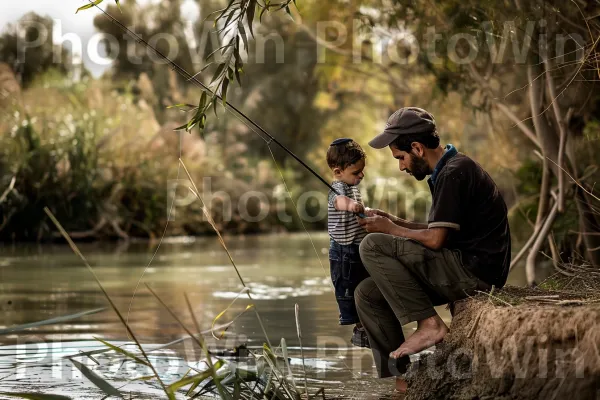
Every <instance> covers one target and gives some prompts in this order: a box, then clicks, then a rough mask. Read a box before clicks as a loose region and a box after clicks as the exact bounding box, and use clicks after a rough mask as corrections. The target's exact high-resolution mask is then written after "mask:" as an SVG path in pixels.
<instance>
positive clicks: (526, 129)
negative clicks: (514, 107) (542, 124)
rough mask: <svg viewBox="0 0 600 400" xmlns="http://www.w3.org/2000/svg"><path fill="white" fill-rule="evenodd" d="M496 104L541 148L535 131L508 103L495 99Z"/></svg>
mask: <svg viewBox="0 0 600 400" xmlns="http://www.w3.org/2000/svg"><path fill="white" fill-rule="evenodd" d="M494 105H495V106H496V107H498V109H499V110H500V111H502V113H504V115H506V116H507V117H508V118H509V119H510V120H511V121H512V122H514V123H515V125H516V126H518V127H519V129H521V132H523V133H524V134H525V136H527V138H528V139H529V140H531V141H532V142H533V144H535V146H536V147H538V148H541V146H540V142H539V141H538V139H537V137H536V136H535V133H533V131H532V130H531V129H529V127H528V126H527V125H525V123H524V122H523V121H522V120H521V119H520V118H519V117H517V116H516V115H515V114H514V113H513V112H512V111H511V110H510V108H508V106H507V105H506V104H504V103H502V102H501V101H498V100H494Z"/></svg>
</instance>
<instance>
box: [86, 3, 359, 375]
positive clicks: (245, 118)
mask: <svg viewBox="0 0 600 400" xmlns="http://www.w3.org/2000/svg"><path fill="white" fill-rule="evenodd" d="M88 1H89V3H90V4H92V5H93V6H94V7H95V8H97V9H98V10H100V11H101V12H102V13H103V14H104V15H105V16H106V17H108V18H109V19H110V20H111V22H112V23H114V24H115V25H117V26H119V27H120V28H121V29H122V30H124V31H125V32H126V33H127V34H129V35H130V36H131V37H133V38H134V39H135V41H136V42H137V43H138V44H143V45H144V46H145V47H146V48H149V49H151V50H152V51H153V52H154V53H155V54H156V55H158V56H159V57H161V58H162V59H164V60H165V61H166V62H167V63H169V64H170V65H171V69H172V70H173V71H175V72H177V73H179V74H180V75H182V76H183V77H184V78H185V79H186V80H187V81H188V82H189V81H191V82H193V83H195V84H196V86H199V87H200V88H201V89H202V90H203V91H206V92H208V93H210V94H211V95H213V96H215V97H216V98H217V99H219V100H221V103H222V106H223V108H224V109H225V110H226V111H228V112H229V113H230V114H232V115H233V116H234V117H236V118H237V119H238V120H239V121H240V122H242V123H243V124H244V125H245V126H246V127H248V128H249V129H250V130H252V131H253V132H254V133H255V134H257V135H258V136H259V137H260V138H261V139H263V140H264V141H265V143H266V144H267V147H268V148H269V152H270V153H271V157H272V158H273V161H274V162H275V166H276V168H277V170H278V171H279V173H280V175H281V178H282V181H283V183H284V186H285V188H286V191H287V192H288V195H289V196H290V199H291V200H292V203H293V204H294V207H295V208H296V205H295V202H294V200H293V198H292V194H291V192H290V191H289V189H288V186H287V183H286V181H285V178H284V177H283V173H282V172H281V170H280V168H279V165H278V164H277V161H276V159H275V157H274V154H273V151H272V149H271V144H272V143H275V144H277V145H278V146H279V147H281V148H282V149H283V150H284V151H286V152H287V153H288V154H289V155H291V156H292V157H293V158H294V159H295V160H296V161H298V162H299V163H300V164H301V165H302V166H303V167H305V168H306V169H307V170H308V171H309V172H310V173H311V174H312V175H314V176H315V177H316V178H317V179H319V180H320V181H321V182H322V183H323V184H325V185H326V186H327V187H328V188H329V189H330V190H331V191H333V192H334V193H336V194H338V195H340V194H341V193H339V192H338V191H337V190H336V189H335V188H334V187H333V186H332V185H331V184H329V183H328V182H327V181H326V180H325V179H323V177H321V176H320V175H319V174H318V173H317V172H316V171H314V170H313V169H312V168H311V167H310V166H308V165H307V164H306V163H305V162H304V161H302V160H301V159H300V158H299V157H298V156H297V155H295V154H294V153H293V152H292V151H291V150H289V149H288V148H287V147H285V146H284V145H283V144H281V143H280V142H279V141H278V140H277V139H276V138H275V137H274V136H273V135H271V134H270V133H269V132H267V131H266V130H265V129H263V128H262V127H261V126H260V125H258V124H257V123H256V122H254V121H253V120H252V119H250V118H249V117H248V116H247V115H246V114H244V113H243V112H241V111H240V110H239V109H237V108H236V107H235V106H234V105H232V104H231V103H229V102H228V101H222V100H223V98H222V97H221V96H220V95H218V94H217V93H216V92H214V91H212V90H211V89H210V88H209V87H208V86H206V85H205V84H204V83H202V82H201V81H199V80H198V79H197V78H196V76H197V75H198V74H195V75H191V74H190V73H188V72H187V71H186V70H185V69H184V68H183V67H181V66H179V65H178V64H177V63H175V62H174V61H172V60H171V59H170V58H168V57H167V56H165V55H164V54H162V53H161V52H160V51H159V50H157V49H156V48H154V47H153V46H151V45H150V44H149V43H148V42H147V41H145V40H144V39H143V38H141V37H140V36H138V35H137V34H136V33H135V32H133V31H132V30H131V29H129V28H128V27H126V26H125V25H123V24H122V23H121V22H120V21H119V20H117V19H116V18H114V17H113V16H112V15H110V14H109V13H108V12H107V11H105V10H103V9H102V8H100V7H99V6H98V5H97V4H95V3H94V2H93V1H92V0H88ZM240 117H241V118H240ZM242 118H243V119H242ZM248 123H250V124H251V125H252V126H249V125H248ZM254 127H256V128H257V129H258V130H260V132H261V133H262V134H264V135H266V136H267V137H268V138H269V140H267V139H265V138H264V137H263V136H262V135H261V134H260V133H259V132H257V131H256V129H254ZM179 153H180V159H181V136H180V139H179ZM179 173H180V169H179V166H178V169H177V177H178V178H179ZM192 183H193V182H192ZM173 206H174V201H173V202H172V203H171V208H170V209H169V216H170V215H171V211H172V209H173ZM296 211H297V210H296ZM298 216H299V215H298ZM361 216H362V215H361ZM299 218H300V222H301V225H302V227H303V229H304V230H305V232H306V233H307V235H308V237H309V239H310V241H311V244H312V247H313V249H314V251H315V254H316V255H317V258H318V260H319V263H320V265H321V268H322V269H323V271H325V267H324V265H323V263H322V261H321V258H320V256H319V253H318V251H317V249H316V246H315V244H314V242H313V240H312V237H311V236H310V233H309V232H308V230H307V229H306V227H305V225H304V222H303V221H302V218H301V217H300V216H299ZM168 223H169V221H168V220H167V225H166V226H165V229H164V231H163V235H162V237H161V239H160V242H159V247H160V244H161V243H162V242H163V239H164V237H165V234H166V229H167V226H168ZM157 252H158V247H157V248H156V250H155V252H154V254H153V255H152V258H151V260H150V262H149V263H148V265H147V266H146V268H145V269H144V272H143V274H142V277H143V275H144V274H145V273H146V270H147V269H148V267H149V266H150V263H151V262H152V260H153V259H154V257H155V256H156V254H157ZM325 273H326V271H325ZM142 277H140V280H139V281H138V284H137V286H136V291H137V288H138V287H139V283H140V282H141V279H142ZM330 284H331V286H332V288H333V283H330ZM133 297H135V292H134V295H133ZM133 297H132V300H131V302H133ZM131 302H130V305H129V310H128V314H127V315H128V316H129V311H130V310H131ZM255 311H256V313H257V316H258V318H259V321H260V316H259V315H258V310H257V309H256V308H255ZM266 339H267V341H269V339H268V337H266ZM344 364H345V362H344ZM346 367H347V368H348V369H349V371H350V373H351V374H352V377H353V379H356V377H355V376H354V372H353V371H352V370H351V369H350V368H349V367H348V365H346Z"/></svg>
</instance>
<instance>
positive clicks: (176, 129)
mask: <svg viewBox="0 0 600 400" xmlns="http://www.w3.org/2000/svg"><path fill="white" fill-rule="evenodd" d="M187 126H188V123H187V122H186V123H185V124H183V125H181V126H178V127H177V128H174V129H173V130H174V131H183V130H186V131H187Z"/></svg>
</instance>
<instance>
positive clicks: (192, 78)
mask: <svg viewBox="0 0 600 400" xmlns="http://www.w3.org/2000/svg"><path fill="white" fill-rule="evenodd" d="M88 1H89V2H90V4H93V5H94V7H96V8H97V9H99V10H100V11H101V12H102V13H103V14H104V15H105V16H107V17H108V18H109V19H110V20H111V21H112V22H113V23H114V24H115V25H117V26H118V27H120V28H121V29H122V30H124V31H125V32H126V33H128V34H129V35H130V36H131V37H133V39H135V41H136V42H137V43H138V44H143V45H144V46H145V47H146V48H149V49H151V50H152V51H154V53H155V54H156V55H158V56H159V57H161V58H162V59H163V60H165V61H166V62H167V63H168V64H169V65H170V66H171V69H172V70H174V71H177V72H178V73H179V74H180V75H182V76H183V77H184V78H185V79H186V80H187V81H188V82H189V81H192V82H194V83H195V84H196V85H197V86H199V87H200V88H202V90H203V91H205V92H207V93H209V94H211V95H212V96H215V97H216V98H217V99H219V100H221V101H223V98H222V97H221V96H220V95H218V94H217V93H216V92H214V91H212V90H211V89H210V88H209V87H208V86H206V85H205V84H204V83H202V82H201V81H199V80H198V78H196V75H197V74H196V75H192V74H190V73H189V72H187V71H186V70H185V69H184V68H183V67H181V66H179V65H178V64H177V63H176V62H175V61H173V60H171V59H170V58H169V57H167V56H166V55H164V54H163V53H161V52H160V51H159V50H158V49H156V48H154V47H153V46H152V45H150V43H148V42H147V41H145V40H144V39H143V38H141V37H140V36H139V35H138V34H136V33H135V32H133V31H132V30H131V29H129V28H128V27H126V26H125V25H123V24H122V23H121V21H119V20H118V19H116V18H115V17H113V16H112V15H110V14H109V13H108V12H106V11H104V10H103V9H102V8H100V7H99V6H98V4H96V3H95V2H92V0H88ZM223 104H224V105H225V109H227V107H229V110H232V111H234V112H235V113H236V114H237V115H239V116H240V117H242V118H244V119H245V120H246V121H247V122H249V123H250V124H252V125H253V126H254V127H255V128H257V129H258V130H260V131H261V132H262V133H263V134H264V135H266V136H267V137H268V138H269V141H267V145H268V146H269V145H270V144H271V143H275V144H276V145H278V146H279V147H281V148H282V149H283V150H284V151H285V152H287V153H288V154H289V155H290V156H292V157H293V158H294V159H295V160H296V161H298V162H299V163H300V164H301V165H302V166H303V167H304V168H306V169H307V170H308V171H309V172H310V173H311V174H313V175H314V176H315V177H316V178H317V179H319V180H320V181H321V182H323V183H324V184H325V185H326V186H327V187H328V188H329V189H330V190H332V191H333V192H334V193H335V194H337V195H341V194H342V193H340V192H338V191H337V190H336V189H335V188H334V187H333V186H332V185H331V184H329V183H328V182H327V181H326V180H325V179H323V177H322V176H321V175H319V174H318V173H317V172H316V171H315V170H314V169H312V168H311V167H310V166H309V165H307V164H306V163H305V162H304V161H302V159H300V157H298V156H297V155H296V154H294V153H293V152H292V151H291V150H290V149H288V148H287V147H285V146H284V145H283V144H282V143H281V142H279V141H278V140H277V139H276V138H275V137H274V136H273V135H271V134H270V133H269V132H267V131H266V130H265V129H264V128H263V127H261V126H260V125H259V124H258V123H256V122H254V121H253V120H252V119H251V118H250V117H248V116H247V115H246V114H244V113H243V112H242V111H240V110H239V109H238V108H237V107H235V106H234V105H233V104H231V103H230V102H228V101H227V100H225V101H224V102H223ZM255 133H256V132H255Z"/></svg>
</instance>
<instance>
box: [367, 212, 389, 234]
mask: <svg viewBox="0 0 600 400" xmlns="http://www.w3.org/2000/svg"><path fill="white" fill-rule="evenodd" d="M358 223H359V224H360V225H361V226H362V227H363V228H365V229H366V231H367V232H369V233H372V232H379V233H388V234H392V232H393V231H394V229H395V228H397V225H396V224H394V223H393V222H392V221H391V220H390V219H388V218H386V217H382V216H380V215H376V216H373V217H368V218H359V219H358Z"/></svg>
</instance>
